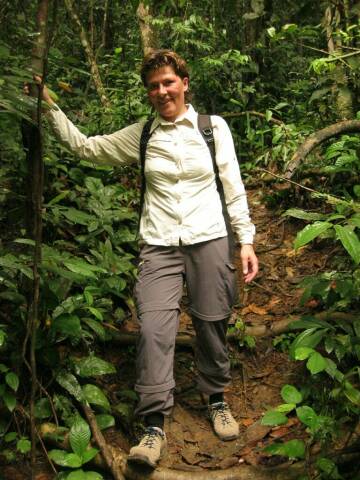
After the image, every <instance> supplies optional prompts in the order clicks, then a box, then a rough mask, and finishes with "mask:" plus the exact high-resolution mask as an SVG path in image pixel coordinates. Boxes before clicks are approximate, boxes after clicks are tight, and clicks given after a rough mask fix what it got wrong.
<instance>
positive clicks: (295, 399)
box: [281, 385, 303, 403]
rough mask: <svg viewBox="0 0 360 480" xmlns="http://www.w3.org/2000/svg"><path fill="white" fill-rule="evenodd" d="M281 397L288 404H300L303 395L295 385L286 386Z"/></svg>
mask: <svg viewBox="0 0 360 480" xmlns="http://www.w3.org/2000/svg"><path fill="white" fill-rule="evenodd" d="M281 397H282V399H283V400H284V401H285V402H287V403H300V402H301V401H302V399H303V396H302V394H301V393H300V392H299V390H298V389H297V388H295V387H294V386H293V385H284V386H283V387H282V389H281Z"/></svg>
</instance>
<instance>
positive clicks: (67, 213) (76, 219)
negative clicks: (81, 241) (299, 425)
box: [61, 208, 96, 225]
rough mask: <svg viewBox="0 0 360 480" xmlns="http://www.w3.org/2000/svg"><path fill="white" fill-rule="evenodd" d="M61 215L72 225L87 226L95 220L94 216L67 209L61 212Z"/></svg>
mask: <svg viewBox="0 0 360 480" xmlns="http://www.w3.org/2000/svg"><path fill="white" fill-rule="evenodd" d="M61 213H62V214H63V215H64V217H66V218H67V219H68V220H70V221H71V222H72V223H79V224H80V225H88V224H89V223H90V222H92V221H93V220H96V217H94V215H90V214H89V213H86V212H83V211H81V210H76V209H75V208H68V209H67V210H62V211H61Z"/></svg>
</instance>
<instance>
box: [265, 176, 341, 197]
mask: <svg viewBox="0 0 360 480" xmlns="http://www.w3.org/2000/svg"><path fill="white" fill-rule="evenodd" d="M258 170H259V171H260V172H265V173H268V174H269V175H272V176H273V177H276V178H278V179H279V180H282V181H284V182H289V183H291V184H293V185H296V186H297V187H300V188H302V189H303V190H307V191H308V192H311V193H315V194H316V195H318V196H319V197H326V198H327V199H333V200H335V201H336V202H345V201H346V200H345V199H343V198H340V197H336V196H335V195H329V194H328V193H321V192H319V191H318V190H314V189H313V188H310V187H305V185H301V183H297V182H294V180H290V178H286V177H282V176H281V175H278V174H276V173H273V172H271V171H270V170H266V169H265V168H258Z"/></svg>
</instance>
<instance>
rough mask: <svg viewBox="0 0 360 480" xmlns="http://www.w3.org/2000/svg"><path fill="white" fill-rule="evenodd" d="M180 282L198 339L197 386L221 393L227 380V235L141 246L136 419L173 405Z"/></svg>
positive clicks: (234, 293) (230, 285)
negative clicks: (189, 242) (183, 243)
mask: <svg viewBox="0 0 360 480" xmlns="http://www.w3.org/2000/svg"><path fill="white" fill-rule="evenodd" d="M184 281H185V283H186V287H187V293H188V299H189V309H190V313H191V315H192V320H193V326H194V329H195V332H196V339H197V345H196V352H195V358H196V364H197V370H198V378H197V381H198V388H199V390H200V391H202V392H203V393H206V394H209V395H210V394H212V393H218V392H222V391H223V390H224V387H225V386H226V385H227V384H228V383H229V381H230V362H229V358H228V351H227V347H226V329H227V322H228V319H229V317H230V314H231V308H232V306H233V305H234V304H235V303H236V302H237V298H238V287H237V276H236V269H235V266H234V265H233V259H232V258H231V254H230V251H229V242H228V239H227V237H223V238H218V239H215V240H210V241H207V242H201V243H197V244H194V245H186V246H178V247H164V246H157V245H145V246H143V248H142V249H141V252H140V259H139V276H138V280H137V283H136V286H135V292H134V293H135V299H136V306H137V311H138V319H139V324H140V337H139V342H138V345H137V362H136V371H137V380H136V385H135V390H136V391H137V392H138V394H139V404H138V407H137V410H136V413H137V414H138V415H148V414H149V413H152V412H161V413H163V414H164V415H169V413H170V411H171V408H172V406H173V404H174V400H173V389H174V387H175V381H174V376H173V365H174V350H175V337H176V333H177V330H178V326H179V317H180V301H181V297H182V293H183V285H184Z"/></svg>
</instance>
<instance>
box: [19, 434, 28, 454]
mask: <svg viewBox="0 0 360 480" xmlns="http://www.w3.org/2000/svg"><path fill="white" fill-rule="evenodd" d="M16 449H17V450H19V452H20V453H24V454H25V453H28V452H30V450H31V442H30V440H28V439H27V438H20V440H19V441H18V442H17V444H16Z"/></svg>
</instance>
